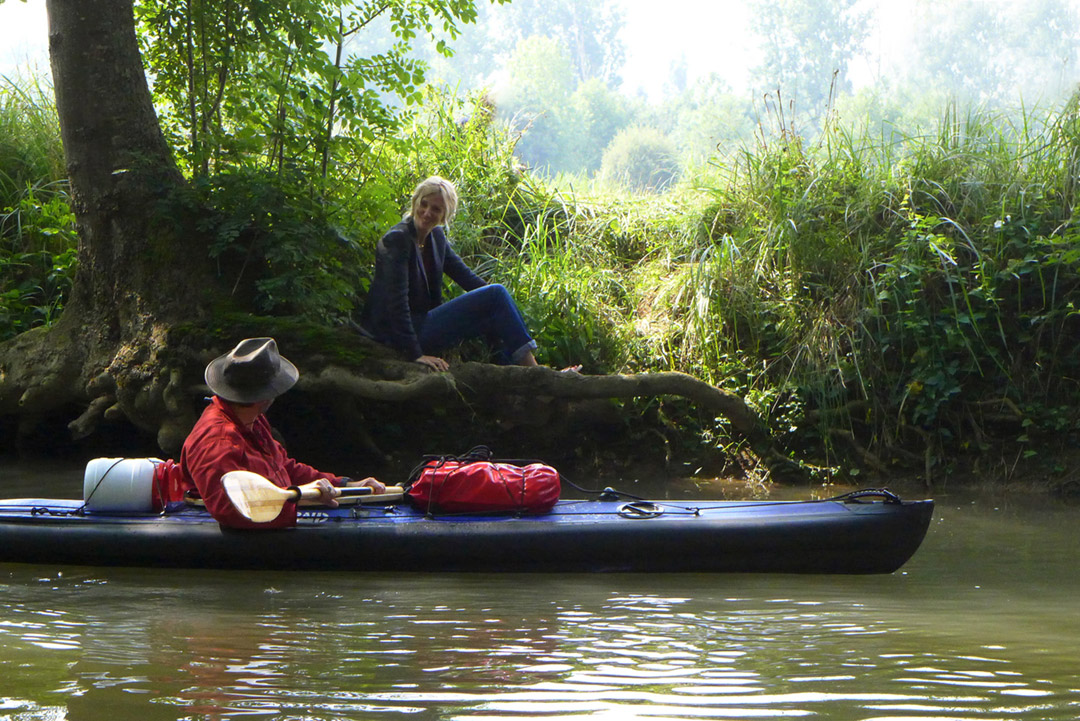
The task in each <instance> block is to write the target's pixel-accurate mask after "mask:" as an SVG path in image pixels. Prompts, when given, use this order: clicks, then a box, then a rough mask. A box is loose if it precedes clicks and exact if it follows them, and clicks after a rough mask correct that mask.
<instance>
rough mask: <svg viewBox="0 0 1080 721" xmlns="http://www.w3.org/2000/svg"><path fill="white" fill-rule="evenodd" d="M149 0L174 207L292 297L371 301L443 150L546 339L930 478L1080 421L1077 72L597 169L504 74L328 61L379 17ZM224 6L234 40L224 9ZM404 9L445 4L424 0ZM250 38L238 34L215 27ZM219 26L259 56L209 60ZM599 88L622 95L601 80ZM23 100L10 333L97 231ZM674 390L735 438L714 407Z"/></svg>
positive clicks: (420, 28) (48, 118)
mask: <svg viewBox="0 0 1080 721" xmlns="http://www.w3.org/2000/svg"><path fill="white" fill-rule="evenodd" d="M433 4H435V5H437V4H438V3H433ZM311 5H312V12H315V8H316V6H318V7H323V5H325V4H322V3H317V2H312V3H311ZM200 7H204V6H200ZM228 7H229V6H224V8H226V9H223V10H222V12H227V8H228ZM335 7H336V6H335ZM471 7H472V6H471V3H465V2H461V3H453V4H448V5H447V10H446V15H445V18H446V21H447V22H448V23H451V24H453V23H454V22H468V21H469V19H470V16H469V14H468V13H469V9H470V8H471ZM140 8H141V10H140V12H142V13H143V15H142V19H143V21H144V22H145V23H147V28H150V27H157V28H165V29H167V30H160V31H159V32H156V33H154V32H151V31H150V30H149V29H147V33H146V37H145V44H144V54H145V56H146V57H147V58H149V59H150V62H151V63H156V65H154V67H155V68H156V70H157V72H158V75H157V76H156V82H155V93H156V94H157V101H158V102H159V104H160V110H159V112H160V113H161V115H162V121H163V126H164V128H165V129H166V132H167V134H168V136H169V137H170V138H172V141H173V146H174V148H175V150H176V152H177V155H178V158H179V160H180V162H181V165H182V167H183V168H184V169H185V172H186V173H187V174H188V175H189V177H191V178H192V179H193V180H194V181H195V182H194V183H193V185H192V188H193V189H192V191H191V194H190V196H188V197H181V198H176V199H175V200H174V202H175V203H177V204H179V205H180V206H184V208H185V210H184V212H180V210H178V209H177V210H176V216H177V217H189V216H188V215H187V211H186V209H190V208H212V209H213V211H214V212H213V213H209V214H207V215H206V216H205V217H206V218H207V221H206V222H207V224H208V227H206V228H203V229H202V230H204V231H207V232H210V233H212V234H213V236H214V237H215V238H216V239H217V241H216V243H215V245H214V249H213V252H214V254H215V255H216V256H217V257H219V259H220V260H221V267H222V269H223V270H222V272H223V273H234V274H235V278H234V279H233V278H230V280H231V281H234V284H235V287H236V288H237V289H238V290H237V292H246V293H251V294H253V296H254V297H255V299H256V301H257V303H258V307H259V308H261V309H262V310H263V311H264V312H266V313H267V314H270V315H290V316H299V317H302V318H306V319H309V320H311V321H314V322H318V323H324V324H331V325H337V324H342V323H346V322H347V321H348V320H349V319H350V318H351V317H353V316H354V314H355V312H356V310H357V308H358V305H359V304H360V303H362V300H363V296H364V292H365V290H366V279H367V274H368V272H369V270H370V266H371V258H372V249H373V245H374V242H375V241H376V240H377V238H378V237H379V235H380V234H381V233H382V232H383V230H384V229H385V228H386V227H387V226H388V225H389V224H390V223H392V222H393V221H394V219H396V218H397V217H398V216H399V215H400V212H401V210H402V204H403V202H404V199H405V198H406V197H407V195H408V193H409V191H410V189H411V186H412V184H413V183H414V182H415V181H416V179H417V178H421V177H423V176H425V175H428V174H431V173H439V174H442V175H446V176H448V177H451V178H453V179H454V180H455V181H456V182H457V183H458V186H459V189H460V191H461V194H462V197H463V200H464V207H463V209H462V212H461V213H460V214H459V216H458V218H457V220H456V221H455V224H454V227H453V229H452V235H453V236H454V238H455V242H456V244H457V246H458V249H459V251H461V252H462V253H463V254H464V255H466V256H468V258H469V260H470V262H471V263H472V264H473V265H474V266H475V267H478V268H479V269H480V270H481V272H482V273H483V274H485V275H487V276H488V277H489V278H491V279H493V280H498V281H500V282H502V283H504V284H506V285H507V286H508V287H510V288H511V289H512V291H513V293H514V294H515V296H516V297H517V298H518V299H519V300H520V302H521V304H522V306H523V311H524V312H525V314H526V315H527V316H528V319H529V322H530V325H531V326H532V327H533V328H535V329H537V330H538V334H539V338H538V340H539V341H540V343H541V348H542V355H541V360H542V362H546V363H549V364H552V365H563V364H567V363H571V362H574V363H583V364H585V367H586V370H587V372H592V373H605V372H625V371H646V370H670V369H674V370H682V371H686V372H689V373H692V374H695V375H697V376H699V377H702V378H704V379H706V380H708V381H710V382H712V383H715V384H717V385H720V386H722V387H724V388H727V389H728V390H732V391H734V392H737V393H739V394H741V395H743V396H744V397H746V398H747V399H748V400H749V401H750V402H751V403H752V405H753V406H754V407H755V408H756V409H757V410H758V411H759V412H760V413H761V414H762V415H763V416H765V417H767V418H768V419H769V423H770V425H771V427H772V429H773V430H774V431H775V432H777V433H778V434H781V435H783V436H784V437H785V439H786V442H787V444H788V446H789V447H790V448H792V449H798V450H799V452H800V455H803V456H804V457H805V456H806V455H809V456H811V457H815V458H817V459H818V460H819V462H820V463H821V465H822V466H823V467H825V468H833V467H841V468H844V469H846V470H848V471H850V472H858V471H859V469H860V468H862V469H870V470H875V471H884V470H888V469H890V468H903V469H911V468H917V469H919V470H921V471H924V472H926V473H927V474H930V473H932V472H934V471H933V468H934V467H935V466H937V465H940V464H941V463H943V462H945V461H947V460H948V461H951V460H953V459H956V458H959V457H962V456H964V455H965V454H966V455H967V456H969V457H972V458H979V457H984V458H991V459H992V461H993V462H994V463H999V464H1004V465H1005V466H1006V467H1007V466H1008V465H1009V464H1013V465H1015V463H1016V460H1017V459H1018V458H1020V457H1031V456H1039V457H1048V454H1047V453H1045V451H1046V450H1048V449H1049V448H1050V447H1051V446H1052V444H1054V443H1057V442H1058V441H1061V440H1067V439H1069V438H1071V437H1072V435H1071V434H1073V433H1074V432H1075V430H1076V424H1077V420H1078V419H1077V416H1076V413H1075V411H1074V409H1075V408H1076V407H1077V400H1080V392H1078V388H1077V383H1076V380H1075V379H1077V378H1080V367H1078V364H1080V361H1078V360H1077V358H1076V357H1075V354H1074V353H1073V346H1074V343H1075V339H1076V338H1077V331H1078V329H1077V328H1076V325H1077V323H1078V322H1080V321H1078V319H1077V309H1078V308H1080V245H1078V243H1077V240H1078V231H1077V228H1076V223H1075V221H1074V217H1075V209H1074V206H1075V202H1076V193H1077V188H1076V184H1077V178H1078V177H1080V110H1078V107H1077V101H1076V99H1075V98H1074V99H1073V100H1071V101H1069V102H1068V103H1067V104H1065V105H1064V106H1063V107H1060V108H1055V109H1053V110H1049V111H1038V110H1032V109H1027V110H1025V111H1022V112H1020V113H1012V114H1010V113H1007V112H1004V111H1002V112H990V111H977V110H968V109H967V107H966V106H962V105H960V104H958V103H955V102H952V103H942V104H941V105H940V106H939V107H938V110H937V115H936V116H935V117H934V118H933V121H932V122H928V123H927V122H924V123H923V124H921V125H920V124H918V123H913V124H911V125H909V126H908V127H910V128H911V129H910V130H907V131H903V130H901V127H900V126H898V125H883V124H881V123H880V122H874V121H873V120H872V118H876V119H878V120H880V117H881V112H880V107H877V106H875V107H874V108H871V109H869V110H867V109H866V108H862V109H861V110H862V113H863V114H862V115H858V114H856V113H854V112H852V113H848V114H847V116H846V117H847V118H848V119H847V120H840V119H839V117H838V116H837V115H836V114H835V113H825V114H823V115H822V116H821V117H820V118H819V119H818V120H817V121H815V123H812V124H808V127H812V128H813V129H812V130H808V131H807V132H806V134H803V133H801V132H798V131H797V130H796V129H794V128H793V127H792V124H791V121H790V119H789V118H788V117H786V116H785V114H784V112H783V106H781V105H776V104H773V105H772V106H768V107H767V108H766V112H765V115H764V117H763V118H762V119H761V120H760V121H759V124H758V126H757V131H756V134H755V136H754V137H753V138H751V139H748V140H746V141H745V142H743V143H742V144H741V145H738V144H733V145H732V147H733V148H736V149H734V150H728V151H722V150H721V149H717V150H716V151H715V152H713V153H712V154H711V155H710V156H708V157H707V159H706V160H705V161H704V162H699V163H697V164H694V163H693V162H689V163H684V165H683V167H682V168H676V167H672V158H671V156H672V153H673V150H672V149H673V148H674V147H675V144H674V143H673V142H672V141H671V139H670V138H669V137H666V136H660V137H658V132H657V131H656V129H655V128H647V127H627V128H626V129H624V130H623V131H622V132H621V133H619V132H618V131H619V128H617V127H614V126H609V127H606V128H604V129H601V130H598V131H597V132H602V133H603V134H606V136H607V137H609V139H611V140H612V141H613V142H612V143H611V145H610V147H609V148H608V152H607V153H603V154H601V153H600V152H599V150H600V149H599V148H597V147H594V146H589V147H585V146H582V145H580V144H579V145H577V146H570V145H568V146H565V147H568V148H572V149H573V151H574V152H575V153H576V154H577V156H576V157H578V158H579V159H582V160H581V162H582V163H584V166H583V167H587V168H589V169H590V170H592V171H596V172H595V173H594V174H593V175H592V177H586V176H585V175H582V174H578V175H551V174H550V172H551V171H552V169H553V167H552V166H551V165H548V166H547V167H546V171H547V172H546V173H544V174H541V173H538V172H534V171H531V170H528V169H527V168H526V167H525V166H523V165H522V164H521V162H520V160H519V157H528V155H529V153H539V152H540V150H539V149H538V146H536V145H535V144H536V143H537V142H541V141H543V140H544V137H545V136H544V134H543V133H542V132H539V130H540V129H538V132H536V133H535V134H533V135H532V136H529V135H525V136H522V135H520V133H519V132H518V131H516V130H515V129H514V126H513V125H507V124H505V123H501V122H498V121H497V119H496V118H497V112H498V110H499V109H498V108H497V107H496V106H495V104H494V102H493V101H492V100H491V98H490V97H488V96H486V95H485V94H482V93H475V94H471V95H468V96H461V97H459V96H457V95H455V94H453V93H452V92H450V91H446V90H439V89H436V88H433V87H432V86H428V85H425V83H424V74H423V72H424V69H423V66H422V65H414V64H412V61H410V60H409V59H408V58H407V57H405V56H404V55H395V53H394V52H390V53H384V54H382V55H379V56H378V57H377V58H376V59H375V60H371V59H370V58H369V59H368V61H365V60H363V59H355V58H353V59H351V60H350V61H349V62H351V65H350V64H349V62H345V61H343V60H342V56H341V55H340V54H339V55H338V57H337V59H336V60H334V59H333V58H332V57H331V58H330V59H329V60H328V59H327V57H326V56H325V54H324V53H322V50H321V48H322V47H324V45H325V42H326V41H327V40H333V39H334V38H335V37H336V38H337V40H338V44H339V46H340V45H341V43H342V42H343V38H344V37H345V35H346V34H347V33H348V32H350V30H348V28H349V23H350V22H351V23H353V24H354V28H356V27H362V26H363V24H364V22H365V21H364V19H363V18H362V17H361V18H357V17H350V18H349V20H348V22H347V21H346V18H345V16H344V15H343V14H342V12H341V11H340V10H339V11H337V15H334V14H333V13H331V14H330V15H327V16H324V17H323V18H322V22H316V23H299V22H295V26H294V25H291V24H290V23H293V22H294V19H293V18H292V17H291V16H286V17H281V18H278V20H279V21H280V27H281V28H282V29H281V30H280V31H278V32H276V33H274V32H271V33H270V34H271V35H272V36H273V37H274V38H276V39H277V40H279V41H280V44H278V45H273V44H270V45H268V44H267V37H266V33H267V31H266V30H265V28H264V27H263V26H261V25H260V26H254V25H253V26H252V27H250V28H243V27H239V26H238V25H236V24H235V23H230V22H224V21H221V19H220V18H201V19H200V22H198V23H195V22H193V19H192V18H190V17H188V18H185V17H182V16H181V15H174V14H170V13H175V12H177V11H176V10H175V9H174V8H173V7H172V4H170V3H154V2H145V3H142V4H141V5H140ZM214 11H215V10H213V9H212V8H211V9H206V10H205V12H214ZM362 11H363V7H362V6H361V8H360V10H358V11H357V12H362ZM307 17H310V15H308V16H307ZM335 17H336V18H337V22H336V23H335V22H333V19H334V18H335ZM219 23H220V25H221V27H227V28H231V30H230V32H232V33H233V36H232V37H231V38H222V37H219V36H214V35H213V32H212V31H211V30H207V28H211V27H217V25H218V24H219ZM193 29H194V30H193ZM320 32H321V33H323V34H322V35H319V34H318V33H320ZM393 32H394V33H395V34H396V36H397V37H398V38H399V39H408V38H409V37H412V36H413V35H414V34H416V33H420V34H424V33H429V34H430V33H431V32H432V28H431V25H430V21H427V22H426V25H425V21H423V20H421V19H420V17H419V16H418V17H399V18H395V19H394V23H393ZM199 33H205V34H206V36H205V37H201V36H200V35H199ZM226 40H227V41H229V42H230V43H231V45H229V47H231V48H233V50H234V52H233V53H232V54H229V55H221V54H213V53H211V51H210V50H206V49H207V48H211V49H212V48H213V47H215V45H214V43H221V42H224V41H226ZM533 45H534V47H532V50H531V51H532V52H538V53H540V52H557V49H553V48H551V47H550V46H548V47H545V46H544V44H543V43H542V42H540V41H535V42H534V43H533ZM175 46H180V47H187V48H188V49H187V51H186V52H179V53H177V52H174V47H175ZM395 47H397V46H395ZM198 52H207V53H208V55H207V58H210V57H213V58H218V59H220V58H223V57H226V58H227V60H228V62H229V63H231V65H230V66H229V67H228V68H218V69H215V68H213V67H210V68H209V69H208V67H207V62H206V59H202V60H200V59H198V58H197V57H196V55H197V53H198ZM223 62H224V61H223ZM582 62H583V61H579V62H576V63H569V61H568V64H567V67H568V68H573V67H579V68H580V66H581V65H582ZM568 72H569V70H568ZM579 75H580V73H579ZM226 79H227V80H226ZM237 88H243V92H240V91H238V90H237ZM253 88H254V89H255V90H253ZM372 88H376V89H378V90H380V91H392V92H394V93H397V95H398V96H400V97H402V98H405V100H406V101H407V102H405V103H403V104H400V105H395V104H393V103H388V102H387V101H386V98H385V95H384V94H381V93H380V92H372V90H371V89H372ZM582 88H584V89H582ZM259 89H261V90H259ZM564 89H566V88H564ZM579 91H580V92H581V96H580V97H582V98H591V100H590V101H589V102H592V103H594V104H595V103H601V104H602V103H609V104H610V103H611V102H613V101H612V98H611V96H610V95H608V94H607V93H606V92H605V90H604V89H603V88H602V87H598V86H596V85H593V86H588V85H587V81H583V82H581V83H580V84H578V85H577V86H576V89H575V90H573V92H574V93H578V92H579ZM567 97H569V95H567ZM515 102H517V101H515ZM521 102H524V100H521ZM582 102H584V100H583V101H582ZM847 102H848V106H849V107H855V105H856V104H854V103H853V101H852V100H851V99H849V100H848V101H847ZM573 107H579V109H580V108H581V107H586V106H584V105H582V106H573ZM589 107H593V106H589ZM710 107H712V108H715V107H716V106H710ZM706 114H707V113H706ZM579 115H580V116H582V117H585V115H582V114H581V113H579ZM586 115H587V114H586ZM600 116H604V117H611V114H610V113H608V114H606V115H605V114H603V113H599V114H594V115H591V116H589V117H600ZM343 117H344V118H346V119H344V120H343V119H342V118H343ZM685 117H692V116H685ZM741 117H743V118H744V119H745V117H746V116H745V114H742V115H741ZM851 118H858V120H852V119H851ZM0 125H2V127H3V129H4V131H5V132H4V133H2V134H0V194H2V195H0V207H2V208H3V215H2V225H0V289H2V290H0V340H2V339H4V338H8V337H12V336H13V335H15V334H18V333H20V332H22V331H25V330H27V329H29V328H32V327H35V326H39V325H47V324H49V323H50V322H51V321H52V320H54V319H55V318H56V316H57V314H58V311H59V309H60V308H61V307H62V305H63V302H64V293H65V291H66V289H67V288H68V287H69V285H70V280H71V277H72V273H73V264H74V262H75V260H74V259H75V253H74V244H75V231H74V227H73V222H74V219H73V216H72V213H71V211H70V208H69V207H68V204H67V196H66V192H65V184H64V174H63V171H62V163H61V151H60V147H59V140H58V134H57V128H56V119H55V113H54V112H53V111H52V108H51V100H50V98H49V93H48V89H47V88H42V87H41V85H40V83H39V82H37V81H33V80H26V79H20V80H7V81H6V82H4V84H3V86H2V88H0ZM327 128H334V132H327ZM882 128H886V129H887V130H885V131H883V130H882ZM530 143H531V145H530ZM620 143H622V144H623V145H624V146H626V147H622V148H621V149H620ZM515 150H517V151H518V152H517V155H515ZM646 153H649V154H651V155H650V157H652V156H655V157H657V158H660V160H657V161H654V162H645V161H646V160H647V158H645V154H646ZM586 156H587V157H586ZM657 168H659V169H660V171H662V172H660V174H659V175H658V174H657V173H658V170H657ZM169 212H170V210H169V209H168V208H164V209H163V213H164V214H166V215H168V213H169ZM664 413H665V414H666V415H667V417H668V418H669V420H670V422H673V423H678V424H682V425H687V424H689V425H691V426H692V427H694V428H696V429H697V431H698V432H699V433H700V434H701V435H702V436H704V437H705V438H706V439H707V440H708V442H710V443H712V444H715V445H717V446H724V447H726V446H727V445H728V444H730V443H732V441H731V439H730V438H729V436H728V435H727V434H726V432H725V429H724V426H723V424H722V423H718V422H716V420H715V419H712V418H702V417H700V416H699V415H698V414H696V413H695V411H694V409H692V408H686V407H679V406H678V404H675V405H674V406H672V405H670V404H669V405H668V406H666V407H665V408H664ZM730 450H732V451H733V452H734V451H735V450H736V449H735V448H734V447H733V448H731V449H730Z"/></svg>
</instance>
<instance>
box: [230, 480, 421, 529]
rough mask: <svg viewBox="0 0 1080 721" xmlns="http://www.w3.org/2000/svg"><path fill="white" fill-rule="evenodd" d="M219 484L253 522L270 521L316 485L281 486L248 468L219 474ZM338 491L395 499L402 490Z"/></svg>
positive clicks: (314, 491) (311, 494)
mask: <svg viewBox="0 0 1080 721" xmlns="http://www.w3.org/2000/svg"><path fill="white" fill-rule="evenodd" d="M221 483H222V485H224V486H225V493H226V494H227V495H228V496H229V500H230V501H232V504H233V506H235V507H236V510H237V511H239V512H240V515H242V516H243V517H244V518H247V519H248V520H251V521H254V522H255V523H267V522H269V521H272V520H274V519H275V518H277V517H278V514H279V513H281V509H282V507H284V505H285V504H286V503H288V502H289V501H298V500H301V499H304V500H311V499H316V498H318V497H319V491H318V489H316V488H313V487H310V486H307V485H305V486H300V487H298V488H293V489H291V490H290V489H288V488H282V487H281V486H277V485H274V484H273V483H271V482H270V481H269V480H268V479H266V478H264V477H263V476H260V475H259V474H258V473H252V472H251V471H229V472H228V473H226V474H225V475H224V476H222V477H221ZM338 490H340V491H341V495H342V496H363V498H362V499H360V500H361V501H366V502H372V501H397V500H400V499H401V497H402V495H403V494H404V492H405V491H404V489H403V488H402V487H401V486H387V487H386V492H385V493H379V494H373V493H372V492H371V489H370V488H368V487H367V486H346V487H339V488H338Z"/></svg>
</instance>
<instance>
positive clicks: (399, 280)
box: [361, 217, 486, 360]
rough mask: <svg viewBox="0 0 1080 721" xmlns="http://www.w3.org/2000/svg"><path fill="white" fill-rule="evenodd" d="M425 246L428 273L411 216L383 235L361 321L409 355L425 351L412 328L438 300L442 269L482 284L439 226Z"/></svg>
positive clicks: (468, 284)
mask: <svg viewBox="0 0 1080 721" xmlns="http://www.w3.org/2000/svg"><path fill="white" fill-rule="evenodd" d="M427 246H428V251H427V252H431V253H432V261H433V267H432V273H431V275H430V277H429V276H428V273H427V272H426V271H425V270H424V264H423V262H422V261H421V259H420V251H419V248H418V247H417V245H416V226H415V225H414V224H413V220H412V218H411V217H409V218H406V219H405V220H403V221H401V222H400V223H398V224H397V225H395V226H394V227H393V228H391V229H390V230H389V231H388V232H387V233H386V235H384V236H383V237H382V239H381V240H380V241H379V245H378V247H377V248H376V251H375V277H374V278H372V280H371V290H370V291H369V292H368V297H367V302H366V303H365V305H364V314H363V319H362V321H361V322H362V324H363V326H364V328H366V329H367V330H368V331H369V332H370V333H371V334H372V335H373V336H375V339H376V340H378V341H379V342H381V343H386V344H387V345H391V346H393V347H395V348H397V349H398V350H400V351H401V352H403V353H404V354H405V355H406V356H408V357H409V359H410V360H416V359H417V358H419V357H420V356H422V355H424V352H423V350H422V349H421V348H420V341H419V340H418V339H417V333H418V332H419V330H420V328H421V326H422V325H423V324H424V319H425V318H426V317H427V314H428V312H429V311H430V310H431V309H432V308H435V307H436V306H438V305H440V304H441V303H442V277H443V273H446V275H448V276H450V278H451V279H452V280H453V281H454V282H456V283H457V284H458V285H460V286H461V287H462V288H464V289H465V290H466V291H470V290H475V289H476V288H479V287H480V286H482V285H486V283H485V282H484V281H483V279H481V278H480V276H478V275H476V273H473V272H472V271H471V270H469V268H468V266H466V265H465V263H464V261H462V260H461V258H459V257H458V254H457V253H455V252H454V249H453V248H451V247H450V243H449V242H448V241H447V240H446V231H445V230H444V229H443V227H442V226H438V227H437V228H435V229H434V230H432V231H431V233H430V234H429V235H428V240H427Z"/></svg>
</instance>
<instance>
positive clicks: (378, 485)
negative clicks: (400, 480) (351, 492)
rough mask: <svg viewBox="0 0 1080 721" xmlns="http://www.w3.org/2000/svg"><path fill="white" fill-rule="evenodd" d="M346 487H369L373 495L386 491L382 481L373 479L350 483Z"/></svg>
mask: <svg viewBox="0 0 1080 721" xmlns="http://www.w3.org/2000/svg"><path fill="white" fill-rule="evenodd" d="M345 485H346V486H349V487H350V488H352V487H355V486H367V487H368V488H370V489H371V493H372V495H378V494H380V493H383V492H384V491H385V490H386V484H385V483H383V482H382V481H377V480H375V479H374V478H371V477H368V478H365V479H364V480H362V481H349V482H348V483H346V484H345Z"/></svg>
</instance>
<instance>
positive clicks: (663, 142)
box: [600, 127, 679, 191]
mask: <svg viewBox="0 0 1080 721" xmlns="http://www.w3.org/2000/svg"><path fill="white" fill-rule="evenodd" d="M600 173H601V175H603V177H604V178H605V179H608V180H612V181H615V182H618V183H622V184H624V185H627V186H629V187H630V188H633V189H635V190H649V191H660V190H664V189H665V188H667V187H668V186H669V185H671V184H672V183H673V182H675V180H676V178H678V176H679V158H678V153H677V152H676V150H675V144H674V143H673V142H671V139H670V138H668V137H667V136H666V135H664V134H663V133H661V132H660V131H659V130H655V129H653V128H642V127H634V128H627V129H626V130H622V131H620V132H619V134H618V135H616V136H615V139H614V140H612V141H611V145H609V146H608V147H607V150H605V151H604V159H603V161H602V162H601V164H600Z"/></svg>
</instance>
